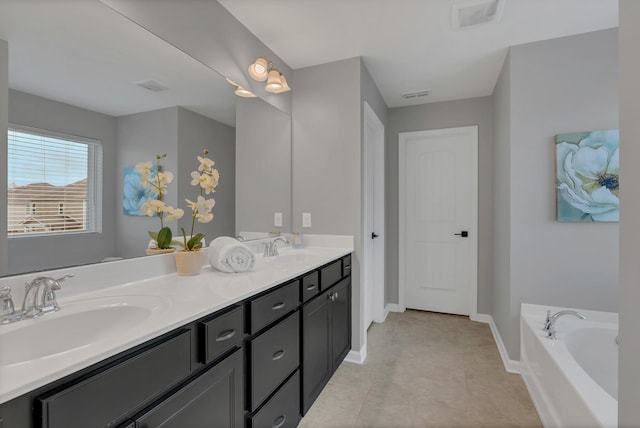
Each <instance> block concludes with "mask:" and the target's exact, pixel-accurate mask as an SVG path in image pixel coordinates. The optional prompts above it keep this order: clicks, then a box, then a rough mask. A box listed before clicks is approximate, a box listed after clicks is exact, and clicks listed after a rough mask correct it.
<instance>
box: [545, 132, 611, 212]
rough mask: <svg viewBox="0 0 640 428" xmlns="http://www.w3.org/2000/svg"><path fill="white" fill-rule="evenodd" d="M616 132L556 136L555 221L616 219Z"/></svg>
mask: <svg viewBox="0 0 640 428" xmlns="http://www.w3.org/2000/svg"><path fill="white" fill-rule="evenodd" d="M619 140H620V132H619V131H618V130H617V129H612V130H607V131H592V132H576V133H572V134H558V135H557V136H556V171H557V178H556V191H557V212H558V221H619V218H620V211H619V205H620V199H619V190H620V179H619V175H618V169H619V165H620V161H619V154H618V146H619Z"/></svg>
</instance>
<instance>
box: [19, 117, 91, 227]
mask: <svg viewBox="0 0 640 428" xmlns="http://www.w3.org/2000/svg"><path fill="white" fill-rule="evenodd" d="M8 137H9V138H8V140H9V141H8V142H9V147H8V168H7V172H8V177H7V183H8V185H9V187H8V191H7V199H8V200H7V202H8V203H7V210H8V211H7V214H8V224H7V230H8V235H9V236H10V237H22V236H33V235H52V234H69V233H88V232H101V218H100V213H101V209H100V207H101V198H102V194H101V193H102V192H101V184H102V145H101V144H100V142H99V141H96V140H90V139H87V138H80V137H75V136H70V135H64V134H59V133H55V132H49V131H43V130H39V129H33V128H26V127H22V126H16V125H9V134H8Z"/></svg>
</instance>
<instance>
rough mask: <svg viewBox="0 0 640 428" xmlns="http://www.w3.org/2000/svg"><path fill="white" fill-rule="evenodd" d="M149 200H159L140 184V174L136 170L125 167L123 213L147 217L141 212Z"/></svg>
mask: <svg viewBox="0 0 640 428" xmlns="http://www.w3.org/2000/svg"><path fill="white" fill-rule="evenodd" d="M148 199H157V197H156V195H155V194H154V193H153V192H151V191H150V190H149V189H147V188H145V187H144V186H143V185H142V184H141V183H140V173H138V171H136V169H135V168H133V167H130V166H128V167H125V168H124V189H123V196H122V213H123V214H124V215H131V216H146V214H143V213H142V212H141V211H140V207H141V206H142V204H144V203H145V202H146V201H147V200H148Z"/></svg>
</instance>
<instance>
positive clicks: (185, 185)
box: [176, 107, 236, 244]
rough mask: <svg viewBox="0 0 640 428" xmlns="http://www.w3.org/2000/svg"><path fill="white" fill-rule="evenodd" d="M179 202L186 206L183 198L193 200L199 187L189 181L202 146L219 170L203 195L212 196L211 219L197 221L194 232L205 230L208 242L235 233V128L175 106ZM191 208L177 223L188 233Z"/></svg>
mask: <svg viewBox="0 0 640 428" xmlns="http://www.w3.org/2000/svg"><path fill="white" fill-rule="evenodd" d="M177 149H178V169H177V170H176V171H179V175H178V177H177V178H178V203H179V205H180V208H182V209H185V208H186V205H185V202H184V199H185V198H187V199H189V200H191V201H195V200H196V198H197V197H198V195H199V194H200V192H199V187H198V188H196V187H194V186H192V185H191V175H190V174H191V171H196V170H197V168H198V158H197V156H202V155H203V154H202V151H203V150H204V149H208V150H209V155H208V157H209V158H211V159H213V161H214V162H215V165H214V167H215V168H216V169H217V170H218V172H219V173H220V181H219V182H218V187H217V188H216V192H215V193H214V194H209V195H203V196H204V197H205V198H210V197H213V198H214V199H215V201H216V204H215V206H214V208H213V220H212V221H211V222H210V223H206V224H202V223H198V222H197V221H196V225H195V233H198V232H200V233H204V234H205V236H206V242H207V244H208V243H209V242H211V240H212V239H214V238H215V237H217V236H220V235H227V236H234V233H235V229H236V226H235V193H236V182H235V171H236V166H235V165H236V162H235V158H236V154H235V129H234V128H233V127H231V126H228V125H225V124H223V123H220V122H217V121H215V120H213V119H210V118H208V117H205V116H202V115H199V114H197V113H194V112H192V111H190V110H187V109H184V108H182V107H178V141H177ZM190 214H191V210H189V209H185V216H184V217H183V219H181V220H180V221H179V222H178V224H179V225H180V226H183V227H184V228H185V230H186V231H187V233H189V231H190V229H191V220H190V218H191V217H190Z"/></svg>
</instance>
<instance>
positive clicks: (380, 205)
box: [361, 101, 385, 337]
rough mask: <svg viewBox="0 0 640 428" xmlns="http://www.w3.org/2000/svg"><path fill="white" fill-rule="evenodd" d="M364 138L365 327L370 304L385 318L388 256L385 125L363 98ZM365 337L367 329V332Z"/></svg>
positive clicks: (379, 318)
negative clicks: (371, 201)
mask: <svg viewBox="0 0 640 428" xmlns="http://www.w3.org/2000/svg"><path fill="white" fill-rule="evenodd" d="M363 104H364V108H363V110H364V123H363V129H364V141H363V161H364V162H363V164H364V165H363V168H362V170H363V180H362V182H363V184H364V185H363V210H362V214H363V216H362V217H363V221H362V225H363V233H362V250H363V252H362V254H363V257H362V258H363V262H362V269H361V277H362V284H363V285H364V286H363V287H362V290H363V293H362V317H361V318H362V326H363V330H364V326H365V325H366V318H365V317H366V311H367V305H369V308H371V310H372V312H371V318H372V320H373V321H374V322H377V323H381V322H384V319H385V310H384V305H385V303H384V291H385V290H384V288H385V263H384V255H385V227H384V223H385V213H384V207H385V204H384V203H385V192H384V190H385V189H384V178H385V170H384V140H385V138H384V125H383V124H382V122H381V121H380V119H379V118H378V116H377V115H376V113H375V112H374V111H373V109H372V108H371V106H370V105H369V103H367V102H366V101H364V103H363ZM370 130H373V133H374V134H373V135H370V134H371V132H370ZM372 149H373V150H374V153H375V165H373V167H374V175H373V180H374V192H375V197H374V207H373V211H374V225H373V228H375V229H376V231H377V233H378V235H379V238H377V240H378V242H377V245H376V248H375V250H374V254H373V258H374V260H375V262H374V266H369V264H368V260H369V259H368V256H369V250H368V247H367V244H368V243H369V241H370V240H371V237H370V236H369V235H368V230H370V229H371V227H370V226H371V225H369V224H368V218H367V209H368V202H369V197H368V195H369V186H370V183H369V179H368V177H369V175H368V172H369V168H370V166H371V165H370V164H369V152H370V151H371V150H372ZM370 274H371V276H373V278H374V281H373V283H372V285H371V287H369V286H368V283H369V276H370ZM369 290H371V295H369ZM364 334H365V337H366V330H365V331H364Z"/></svg>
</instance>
